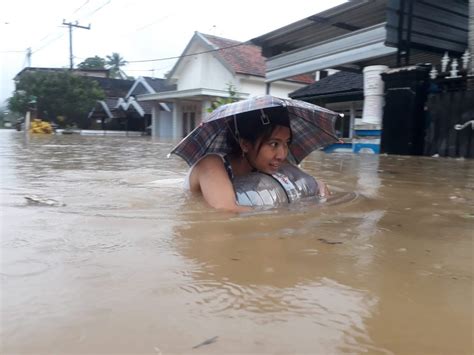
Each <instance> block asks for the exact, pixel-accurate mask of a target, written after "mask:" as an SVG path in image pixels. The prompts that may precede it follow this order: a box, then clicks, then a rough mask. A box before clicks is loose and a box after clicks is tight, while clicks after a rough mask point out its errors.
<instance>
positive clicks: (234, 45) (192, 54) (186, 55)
mask: <svg viewBox="0 0 474 355" xmlns="http://www.w3.org/2000/svg"><path fill="white" fill-rule="evenodd" d="M249 44H250V42H249V41H247V42H241V43H238V44H233V45H231V46H227V47H222V48H217V49H209V50H207V51H202V52H196V53H190V54H184V55H180V56H177V57H166V58H155V59H143V60H127V63H147V62H158V61H162V60H171V59H179V58H183V57H191V56H194V55H199V54H206V53H212V52H217V51H221V50H224V49H229V48H235V47H240V46H244V45H249Z"/></svg>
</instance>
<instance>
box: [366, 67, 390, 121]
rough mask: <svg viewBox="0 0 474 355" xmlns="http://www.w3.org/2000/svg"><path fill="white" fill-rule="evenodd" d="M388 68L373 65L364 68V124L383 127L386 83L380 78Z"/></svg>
mask: <svg viewBox="0 0 474 355" xmlns="http://www.w3.org/2000/svg"><path fill="white" fill-rule="evenodd" d="M387 69H388V67H387V66H386V65H371V66H368V67H365V68H364V71H363V72H364V109H363V113H362V121H363V122H364V123H369V124H374V125H381V124H382V115H383V105H384V83H383V80H382V78H381V76H380V74H382V73H383V72H384V71H386V70H387Z"/></svg>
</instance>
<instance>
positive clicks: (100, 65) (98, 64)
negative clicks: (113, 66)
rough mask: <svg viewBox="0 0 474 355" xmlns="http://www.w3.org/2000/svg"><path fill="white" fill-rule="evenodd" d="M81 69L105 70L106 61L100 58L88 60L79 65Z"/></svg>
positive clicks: (95, 57)
mask: <svg viewBox="0 0 474 355" xmlns="http://www.w3.org/2000/svg"><path fill="white" fill-rule="evenodd" d="M77 67H78V68H79V69H105V59H104V58H101V57H99V56H97V55H96V56H94V57H89V58H86V59H85V60H84V61H83V62H81V63H79V64H78V65H77Z"/></svg>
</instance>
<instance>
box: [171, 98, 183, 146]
mask: <svg viewBox="0 0 474 355" xmlns="http://www.w3.org/2000/svg"><path fill="white" fill-rule="evenodd" d="M180 116H181V104H180V103H179V102H178V101H176V102H175V103H174V108H173V138H181V129H182V128H181V122H180V119H179V117H180Z"/></svg>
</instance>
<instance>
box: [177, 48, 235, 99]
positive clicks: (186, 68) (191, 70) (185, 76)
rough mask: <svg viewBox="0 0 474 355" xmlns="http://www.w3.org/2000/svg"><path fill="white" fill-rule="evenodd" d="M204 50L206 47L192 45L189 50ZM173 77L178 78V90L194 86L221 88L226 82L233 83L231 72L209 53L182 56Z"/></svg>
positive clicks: (194, 87) (193, 87) (223, 87)
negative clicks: (178, 68) (178, 67)
mask: <svg viewBox="0 0 474 355" xmlns="http://www.w3.org/2000/svg"><path fill="white" fill-rule="evenodd" d="M205 50H206V48H204V47H202V46H198V45H194V46H192V47H191V48H190V50H189V52H190V53H192V52H203V51H205ZM175 77H176V78H177V79H178V80H177V85H178V90H188V89H196V88H206V89H217V90H223V89H225V88H226V84H227V83H229V82H230V83H234V78H233V76H232V73H230V72H229V70H227V69H226V67H225V66H224V65H223V64H222V63H221V62H220V61H219V60H218V59H216V58H215V57H214V55H212V54H211V53H207V54H201V55H196V56H191V57H186V58H184V59H183V62H182V63H181V65H180V70H179V72H177V73H176V74H175ZM223 85H224V86H223Z"/></svg>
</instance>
